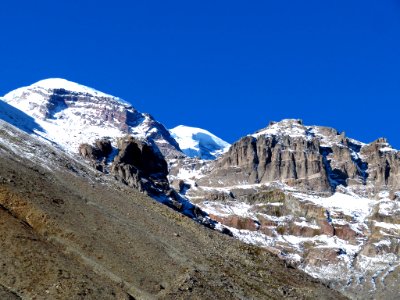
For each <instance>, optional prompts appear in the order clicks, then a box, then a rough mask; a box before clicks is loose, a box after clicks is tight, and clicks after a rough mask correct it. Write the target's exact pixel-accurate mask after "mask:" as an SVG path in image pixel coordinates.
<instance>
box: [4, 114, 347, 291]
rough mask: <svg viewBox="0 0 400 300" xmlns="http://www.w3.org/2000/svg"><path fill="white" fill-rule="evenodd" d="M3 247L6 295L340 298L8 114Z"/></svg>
mask: <svg viewBox="0 0 400 300" xmlns="http://www.w3.org/2000/svg"><path fill="white" fill-rule="evenodd" d="M10 117H11V116H10ZM20 117H22V115H20ZM4 118H5V117H4ZM31 125H32V124H31ZM126 145H127V144H125V146H126ZM123 160H124V158H123V156H121V157H120V158H119V163H121V162H122V161H123ZM162 168H163V167H162V166H161V169H162ZM155 170H158V169H157V167H155ZM0 251H1V255H0V296H1V298H2V299H214V298H219V299H280V298H282V297H290V298H293V299H310V298H311V299H316V298H318V299H341V296H340V294H338V293H337V292H334V291H332V290H329V289H328V288H327V287H325V286H323V285H322V284H320V283H318V282H317V281H315V280H313V279H311V278H310V277H309V276H307V275H306V274H304V273H302V272H300V271H298V270H295V269H292V268H286V267H285V264H284V263H283V262H282V261H280V260H279V259H278V258H277V257H276V256H274V255H273V254H271V253H270V252H268V251H266V250H262V249H261V248H258V247H254V246H249V245H245V244H242V243H241V242H239V241H237V240H235V239H233V238H230V237H229V236H227V235H223V234H221V233H218V232H216V231H212V230H210V229H207V228H206V227H204V226H200V225H199V224H197V223H195V222H193V221H192V220H190V219H189V218H186V217H184V216H183V215H181V214H178V213H176V212H174V211H173V210H171V209H169V208H168V207H166V206H163V205H160V204H159V203H157V202H156V201H153V200H152V199H151V198H149V197H147V196H145V195H144V194H141V193H139V192H138V191H137V190H135V189H132V188H131V187H129V186H127V185H125V184H121V183H119V182H118V181H115V180H114V179H113V178H112V177H110V176H108V175H106V174H104V173H101V172H98V171H96V170H95V169H93V168H92V167H91V166H90V165H89V164H87V163H85V162H84V161H83V160H82V159H79V158H77V157H74V156H73V155H71V154H69V153H67V152H65V151H64V150H62V149H60V148H59V147H54V146H53V145H51V144H50V143H46V142H45V141H42V140H40V139H38V138H37V137H36V136H34V135H28V134H26V133H24V132H22V131H21V130H20V129H17V128H16V127H14V126H12V125H10V124H8V123H5V122H4V121H3V120H0Z"/></svg>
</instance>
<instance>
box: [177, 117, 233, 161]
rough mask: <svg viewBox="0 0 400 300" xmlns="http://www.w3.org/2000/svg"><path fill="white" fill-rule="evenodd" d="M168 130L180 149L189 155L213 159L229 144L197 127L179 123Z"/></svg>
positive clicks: (226, 148)
mask: <svg viewBox="0 0 400 300" xmlns="http://www.w3.org/2000/svg"><path fill="white" fill-rule="evenodd" d="M170 132H171V135H172V136H173V137H174V138H175V140H176V141H177V142H178V144H179V147H180V148H181V149H182V151H183V152H184V153H185V154H186V155H187V156H189V157H200V158H201V159H215V158H216V157H218V156H219V155H221V154H222V153H224V152H226V151H227V150H228V148H229V146H230V144H229V143H227V142H225V141H224V140H222V139H220V138H219V137H217V136H216V135H214V134H212V133H211V132H209V131H207V130H205V129H201V128H197V127H190V126H185V125H179V126H177V127H175V128H173V129H171V130H170Z"/></svg>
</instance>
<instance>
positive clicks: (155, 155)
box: [111, 137, 169, 195]
mask: <svg viewBox="0 0 400 300" xmlns="http://www.w3.org/2000/svg"><path fill="white" fill-rule="evenodd" d="M118 150H119V153H118V155H117V156H116V157H115V159H114V162H113V164H112V166H111V173H112V174H114V175H115V176H116V178H117V179H119V180H121V181H122V182H124V183H126V184H127V185H129V186H131V187H134V188H137V189H138V190H140V191H147V192H149V193H150V194H156V195H157V194H162V193H166V192H167V191H168V190H169V183H168V179H167V175H168V165H167V162H166V161H165V159H164V157H163V156H162V154H161V153H160V152H159V151H158V150H157V148H155V147H154V146H152V145H150V144H148V143H145V142H141V141H139V140H136V139H134V138H133V137H124V138H120V139H119V140H118Z"/></svg>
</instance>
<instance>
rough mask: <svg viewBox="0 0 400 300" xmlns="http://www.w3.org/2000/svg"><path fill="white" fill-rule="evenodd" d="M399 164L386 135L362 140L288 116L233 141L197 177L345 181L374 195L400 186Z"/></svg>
mask: <svg viewBox="0 0 400 300" xmlns="http://www.w3.org/2000/svg"><path fill="white" fill-rule="evenodd" d="M399 167H400V154H399V152H398V151H396V150H394V149H392V148H391V147H390V146H389V144H388V143H387V141H386V140H384V139H379V140H377V141H375V142H373V143H371V144H363V143H360V142H357V141H355V140H352V139H349V138H347V137H346V136H345V135H344V133H342V134H340V133H338V132H337V131H336V130H335V129H332V128H326V127H319V126H304V125H303V124H302V122H301V121H299V120H284V121H282V122H279V123H273V124H271V125H270V126H269V127H267V128H266V129H264V130H260V131H259V132H256V133H255V134H253V135H250V136H246V137H243V138H242V139H240V140H239V141H237V142H236V143H234V144H233V145H232V146H231V148H230V149H229V151H228V152H227V153H226V154H224V155H223V156H222V158H221V159H219V160H218V161H217V162H216V163H215V166H214V167H213V171H212V172H211V173H210V174H209V175H207V176H205V177H204V178H202V179H201V180H199V183H201V184H204V185H210V184H211V185H213V186H232V185H237V184H263V183H271V182H277V181H279V182H282V183H284V184H286V185H288V186H291V187H294V188H296V189H300V190H303V191H311V192H319V193H325V194H326V193H332V192H334V191H335V190H336V188H337V186H339V185H342V186H345V187H348V186H349V187H352V189H353V190H355V191H357V193H359V194H362V195H368V194H371V193H372V194H374V195H375V194H376V193H378V192H379V191H382V190H390V191H396V190H398V189H400V181H399V176H400V175H399Z"/></svg>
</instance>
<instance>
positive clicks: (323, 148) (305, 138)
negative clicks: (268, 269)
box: [169, 120, 400, 299]
mask: <svg viewBox="0 0 400 300" xmlns="http://www.w3.org/2000/svg"><path fill="white" fill-rule="evenodd" d="M399 165H400V152H399V151H397V150H395V149H392V148H391V147H390V145H389V144H388V142H387V141H386V140H385V139H378V140H377V141H375V142H372V143H370V144H364V143H361V142H358V141H356V140H353V139H351V138H348V137H346V136H345V134H344V133H339V132H337V131H336V130H335V129H333V128H327V127H321V126H305V125H304V124H303V123H302V122H301V121H300V120H283V121H281V122H271V124H270V125H269V126H268V127H266V128H264V129H262V130H259V131H257V132H256V133H254V134H252V135H249V136H246V137H243V138H241V139H240V140H239V141H237V142H236V143H234V144H233V145H232V146H231V148H230V149H229V151H228V152H226V153H225V154H224V155H222V156H221V157H220V158H219V159H218V160H216V161H213V162H209V163H206V164H204V163H203V164H199V163H197V164H196V163H195V162H194V161H190V160H188V159H185V160H183V161H182V160H181V161H180V162H179V163H177V162H173V163H171V172H170V175H169V177H170V181H171V182H179V183H180V185H181V186H185V189H184V190H183V191H182V192H183V193H184V194H185V196H186V197H188V198H189V199H190V200H191V201H192V202H193V203H195V204H197V205H198V206H200V207H201V208H202V209H203V210H204V211H206V212H208V213H209V214H210V217H211V218H213V219H214V220H217V221H219V222H221V223H222V224H224V225H226V226H228V228H229V229H230V230H231V232H232V233H233V234H234V236H236V237H238V238H239V239H241V240H243V241H245V242H248V243H253V244H257V245H260V246H263V247H266V248H268V249H270V250H271V251H275V253H277V254H278V255H279V256H280V257H281V258H282V259H284V260H285V261H286V262H287V263H288V264H291V265H293V266H295V267H297V268H300V269H302V270H304V271H306V272H307V273H309V274H311V275H312V276H314V277H316V278H320V279H321V280H324V281H325V282H326V283H329V284H330V286H332V287H334V288H336V289H338V290H340V291H342V292H343V293H344V294H345V295H347V296H349V297H350V298H354V299H368V298H371V299H372V298H374V299H375V298H376V299H380V298H385V299H395V298H397V297H399V296H400V291H399V290H398V285H399V276H400V252H399V249H400V186H399V183H400V181H399V175H398V168H399Z"/></svg>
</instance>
